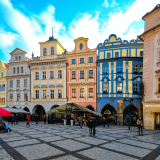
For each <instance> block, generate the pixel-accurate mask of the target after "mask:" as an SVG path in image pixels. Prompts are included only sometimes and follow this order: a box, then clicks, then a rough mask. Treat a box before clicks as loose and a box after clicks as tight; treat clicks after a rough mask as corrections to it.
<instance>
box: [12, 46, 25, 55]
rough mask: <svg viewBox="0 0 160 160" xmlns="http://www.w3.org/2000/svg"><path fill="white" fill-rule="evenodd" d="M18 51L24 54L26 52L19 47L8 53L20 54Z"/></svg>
mask: <svg viewBox="0 0 160 160" xmlns="http://www.w3.org/2000/svg"><path fill="white" fill-rule="evenodd" d="M20 53H25V54H26V52H25V51H23V50H22V49H20V48H16V49H14V50H13V51H12V52H11V53H10V54H11V55H13V54H20Z"/></svg>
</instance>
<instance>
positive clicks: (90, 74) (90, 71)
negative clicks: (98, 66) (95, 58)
mask: <svg viewBox="0 0 160 160" xmlns="http://www.w3.org/2000/svg"><path fill="white" fill-rule="evenodd" d="M89 78H93V70H89Z"/></svg>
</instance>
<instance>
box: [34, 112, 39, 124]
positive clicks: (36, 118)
mask: <svg viewBox="0 0 160 160" xmlns="http://www.w3.org/2000/svg"><path fill="white" fill-rule="evenodd" d="M35 121H36V124H38V121H39V116H38V115H37V114H36V115H35Z"/></svg>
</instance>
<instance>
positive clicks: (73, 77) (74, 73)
mask: <svg viewBox="0 0 160 160" xmlns="http://www.w3.org/2000/svg"><path fill="white" fill-rule="evenodd" d="M72 79H76V71H73V72H72Z"/></svg>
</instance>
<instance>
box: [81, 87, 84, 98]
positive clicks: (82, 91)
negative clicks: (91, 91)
mask: <svg viewBox="0 0 160 160" xmlns="http://www.w3.org/2000/svg"><path fill="white" fill-rule="evenodd" d="M80 98H84V88H80Z"/></svg>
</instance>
